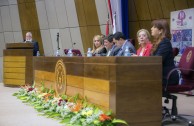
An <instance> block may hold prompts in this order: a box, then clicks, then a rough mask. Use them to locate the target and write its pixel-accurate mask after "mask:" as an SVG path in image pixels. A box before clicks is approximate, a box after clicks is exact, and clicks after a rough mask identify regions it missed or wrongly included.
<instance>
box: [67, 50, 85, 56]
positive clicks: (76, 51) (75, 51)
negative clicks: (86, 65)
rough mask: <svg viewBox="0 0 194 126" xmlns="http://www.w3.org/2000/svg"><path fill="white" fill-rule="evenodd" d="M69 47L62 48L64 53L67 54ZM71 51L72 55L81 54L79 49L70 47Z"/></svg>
mask: <svg viewBox="0 0 194 126" xmlns="http://www.w3.org/2000/svg"><path fill="white" fill-rule="evenodd" d="M68 51H69V49H64V53H65V54H66V55H67V53H68ZM72 53H73V55H74V56H82V54H81V51H80V50H79V49H72Z"/></svg>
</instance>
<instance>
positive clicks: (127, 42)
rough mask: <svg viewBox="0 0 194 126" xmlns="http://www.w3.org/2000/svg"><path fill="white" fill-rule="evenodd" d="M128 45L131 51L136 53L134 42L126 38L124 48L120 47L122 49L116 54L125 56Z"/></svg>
mask: <svg viewBox="0 0 194 126" xmlns="http://www.w3.org/2000/svg"><path fill="white" fill-rule="evenodd" d="M126 47H128V48H129V51H130V53H134V54H136V49H135V47H134V46H133V44H132V43H131V42H130V41H129V40H126V42H125V43H124V46H123V48H122V47H121V48H120V50H119V51H118V53H117V55H116V56H124V52H125V49H126Z"/></svg>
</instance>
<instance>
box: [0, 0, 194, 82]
mask: <svg viewBox="0 0 194 126" xmlns="http://www.w3.org/2000/svg"><path fill="white" fill-rule="evenodd" d="M192 7H194V1H193V0H129V34H130V37H131V38H136V32H137V30H138V29H140V28H146V29H148V30H149V31H150V27H151V26H150V23H151V21H152V20H154V19H158V18H165V19H167V20H168V21H169V19H170V12H171V11H174V10H180V9H186V8H192ZM107 18H108V6H107V0H17V1H16V0H0V44H1V46H0V69H1V72H0V82H2V81H3V80H2V78H3V77H2V76H3V71H2V68H3V49H5V44H6V43H12V42H22V41H23V38H24V36H25V33H26V32H27V31H31V32H32V33H33V38H34V39H36V40H38V42H39V46H40V52H41V54H44V55H46V56H52V55H54V52H55V51H56V50H57V42H56V40H57V33H59V35H60V38H59V45H60V48H61V54H62V53H63V49H65V48H77V49H80V50H81V52H82V53H85V52H86V50H87V48H88V47H92V38H93V36H94V35H95V34H105V27H106V21H107ZM110 28H111V27H110ZM136 47H137V44H136Z"/></svg>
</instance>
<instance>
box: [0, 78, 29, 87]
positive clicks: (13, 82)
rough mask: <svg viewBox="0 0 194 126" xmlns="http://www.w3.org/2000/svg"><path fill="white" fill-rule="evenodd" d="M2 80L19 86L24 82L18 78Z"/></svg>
mask: <svg viewBox="0 0 194 126" xmlns="http://www.w3.org/2000/svg"><path fill="white" fill-rule="evenodd" d="M3 82H4V83H5V84H11V85H15V86H20V85H23V84H25V80H23V79H22V80H18V79H4V80H3Z"/></svg>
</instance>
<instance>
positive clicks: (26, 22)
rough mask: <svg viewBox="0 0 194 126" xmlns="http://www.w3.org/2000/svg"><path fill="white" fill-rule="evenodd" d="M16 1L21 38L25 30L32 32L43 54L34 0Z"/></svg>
mask: <svg viewBox="0 0 194 126" xmlns="http://www.w3.org/2000/svg"><path fill="white" fill-rule="evenodd" d="M17 2H18V10H19V15H20V24H21V28H22V34H23V38H25V35H26V32H28V31H30V32H32V35H33V39H34V40H36V41H38V45H39V49H40V53H41V54H44V50H43V44H42V38H41V34H40V27H39V21H38V15H37V11H36V4H35V0H17Z"/></svg>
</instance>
